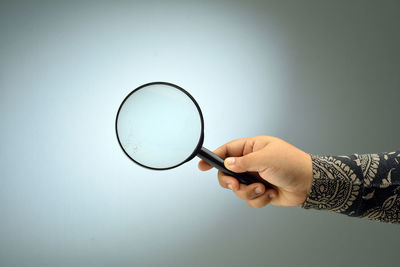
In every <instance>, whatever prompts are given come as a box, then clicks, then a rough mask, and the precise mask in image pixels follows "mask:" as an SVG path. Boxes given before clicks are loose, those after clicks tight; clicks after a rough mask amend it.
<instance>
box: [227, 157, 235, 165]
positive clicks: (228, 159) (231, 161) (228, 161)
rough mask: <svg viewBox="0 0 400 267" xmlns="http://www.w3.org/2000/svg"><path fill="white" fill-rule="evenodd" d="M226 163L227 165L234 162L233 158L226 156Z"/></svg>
mask: <svg viewBox="0 0 400 267" xmlns="http://www.w3.org/2000/svg"><path fill="white" fill-rule="evenodd" d="M226 163H228V165H233V164H235V158H227V159H226Z"/></svg>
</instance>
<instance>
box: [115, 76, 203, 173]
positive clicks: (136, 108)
mask: <svg viewBox="0 0 400 267" xmlns="http://www.w3.org/2000/svg"><path fill="white" fill-rule="evenodd" d="M202 126H203V125H202V118H201V116H200V113H199V110H198V108H197V106H196V105H195V103H194V102H193V101H192V99H191V98H190V97H189V96H188V95H187V94H186V93H185V92H184V91H182V90H180V89H178V88H176V87H174V86H172V85H169V84H162V83H154V84H148V85H145V86H142V87H139V88H138V89H136V90H135V91H133V92H132V93H131V94H130V95H128V96H127V97H126V98H125V100H124V102H123V103H122V105H121V107H120V110H119V112H118V117H117V122H116V128H117V134H118V139H119V142H120V144H121V146H122V148H123V150H124V151H125V153H126V154H127V155H128V156H129V157H130V158H131V159H133V160H134V161H136V162H137V163H139V164H141V165H143V166H145V167H149V168H153V169H167V168H173V167H176V166H177V165H180V164H181V163H183V162H185V161H186V160H188V158H189V156H191V155H192V154H193V152H194V151H195V150H196V148H197V146H198V144H199V142H200V139H201V135H202Z"/></svg>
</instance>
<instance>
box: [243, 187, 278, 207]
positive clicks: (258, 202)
mask: <svg viewBox="0 0 400 267" xmlns="http://www.w3.org/2000/svg"><path fill="white" fill-rule="evenodd" d="M273 191H275V190H274V189H271V190H267V191H265V193H264V194H262V195H261V196H259V197H257V198H255V199H249V200H247V201H246V203H247V205H249V206H250V207H253V208H257V209H259V208H262V207H264V206H266V205H268V204H270V203H271V201H272V200H273V198H274V196H275V195H274V194H275V193H274V192H273ZM271 196H272V197H271Z"/></svg>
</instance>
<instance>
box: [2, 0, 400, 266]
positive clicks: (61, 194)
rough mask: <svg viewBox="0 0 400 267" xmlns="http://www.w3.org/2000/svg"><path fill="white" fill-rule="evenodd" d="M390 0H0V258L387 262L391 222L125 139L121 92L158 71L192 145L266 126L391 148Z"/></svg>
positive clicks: (395, 87) (394, 230) (308, 142)
mask: <svg viewBox="0 0 400 267" xmlns="http://www.w3.org/2000/svg"><path fill="white" fill-rule="evenodd" d="M399 12H400V4H399V2H398V1H379V2H378V1H317V0H315V1H278V0H276V1H183V0H182V1H178V0H177V1H26V2H22V1H1V2H0V121H1V131H0V147H1V150H0V266H2V267H3V266H4V267H7V266H361V265H362V266H394V265H396V264H397V263H398V261H399V259H398V240H399V237H400V229H399V228H398V226H396V225H388V224H380V223H375V222H371V221H366V220H359V219H354V218H349V217H346V216H343V215H338V214H333V213H329V212H319V211H306V210H302V209H301V208H300V207H293V208H279V207H272V206H271V207H270V206H268V207H266V208H264V209H260V210H256V209H251V208H249V207H247V206H246V204H245V203H244V202H242V201H240V200H238V199H236V198H235V197H234V196H233V194H232V193H231V192H229V191H228V190H223V189H221V188H220V187H219V186H218V183H217V179H216V171H215V170H213V171H210V172H207V173H201V172H200V171H198V170H197V160H193V161H191V162H189V163H187V164H184V165H182V166H180V167H179V168H176V169H173V170H169V171H163V172H162V171H150V170H147V169H144V168H141V167H139V166H137V165H135V164H134V163H132V162H131V161H130V160H129V159H128V158H127V157H126V156H125V155H124V154H123V152H122V151H121V149H120V147H119V145H118V142H117V139H116V136H115V129H114V120H115V115H116V112H117V109H118V106H119V104H120V102H121V101H122V100H123V98H124V97H125V96H126V95H127V94H128V93H129V92H130V91H131V90H133V89H134V88H136V87H137V86H139V85H141V84H143V83H147V82H151V81H168V82H173V83H176V84H178V85H180V86H182V87H183V88H185V89H186V90H188V91H189V92H190V93H191V94H192V95H193V96H194V97H195V98H196V100H197V101H198V103H199V105H200V106H201V108H202V111H203V115H204V119H205V141H204V145H205V146H206V147H207V148H209V149H215V148H216V147H218V146H219V145H221V144H223V143H225V142H227V141H230V140H232V139H235V138H239V137H246V136H253V135H260V134H266V135H275V136H279V137H281V138H283V139H285V140H287V141H289V142H291V143H293V144H294V145H296V146H298V147H300V148H302V149H304V150H305V151H307V152H309V153H315V154H345V153H355V152H358V153H364V152H365V153H368V152H380V151H388V150H394V149H398V148H399V130H400V124H399V122H398V121H399V119H398V117H399V116H398V114H399V100H400V52H399V47H400V31H399V27H400V17H399Z"/></svg>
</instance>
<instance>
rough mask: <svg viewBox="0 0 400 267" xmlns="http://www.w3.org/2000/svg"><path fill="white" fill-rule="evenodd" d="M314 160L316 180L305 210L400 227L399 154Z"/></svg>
mask: <svg viewBox="0 0 400 267" xmlns="http://www.w3.org/2000/svg"><path fill="white" fill-rule="evenodd" d="M311 158H312V165H313V175H314V179H313V183H312V187H311V191H310V194H309V195H308V197H307V199H306V201H305V202H304V204H303V208H305V209H318V210H331V211H334V212H338V213H343V214H346V215H349V216H354V217H362V218H368V219H371V220H376V221H381V222H388V223H400V151H396V152H390V153H380V154H364V155H358V154H354V155H349V156H315V155H311Z"/></svg>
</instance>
